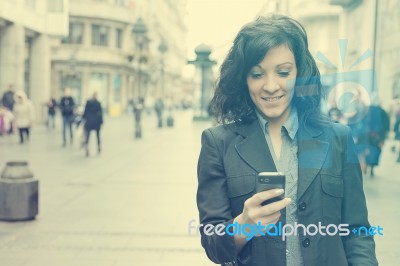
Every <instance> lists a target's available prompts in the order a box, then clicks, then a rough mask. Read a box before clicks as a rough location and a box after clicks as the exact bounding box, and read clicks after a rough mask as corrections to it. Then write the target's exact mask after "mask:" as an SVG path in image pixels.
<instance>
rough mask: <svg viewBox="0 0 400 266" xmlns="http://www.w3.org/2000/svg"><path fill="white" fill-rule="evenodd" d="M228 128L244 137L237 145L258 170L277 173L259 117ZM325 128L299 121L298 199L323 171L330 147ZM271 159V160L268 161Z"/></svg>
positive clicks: (248, 162)
mask: <svg viewBox="0 0 400 266" xmlns="http://www.w3.org/2000/svg"><path fill="white" fill-rule="evenodd" d="M228 127H229V128H230V129H231V130H233V131H234V132H236V133H237V134H239V135H241V136H243V137H244V139H243V140H242V141H240V142H239V143H237V144H236V147H235V148H236V151H237V152H238V154H239V156H240V157H241V158H242V159H243V160H244V161H245V162H246V163H247V164H248V165H249V166H250V167H252V168H253V169H254V170H255V171H257V172H275V171H276V167H275V165H274V163H273V159H272V156H271V153H270V152H269V148H268V144H267V142H266V140H265V136H264V135H263V131H262V129H261V127H260V124H259V122H258V120H257V119H254V120H253V121H251V122H249V123H234V124H230V125H228ZM325 135H326V134H324V132H323V130H322V129H320V128H316V127H311V126H308V127H305V126H303V125H301V124H300V126H299V130H298V138H297V140H298V162H299V171H298V173H299V178H298V189H297V199H300V198H301V197H302V196H303V194H304V192H305V191H306V190H307V188H308V187H309V186H310V184H311V183H312V181H313V180H314V179H315V177H316V176H317V174H318V173H319V172H320V170H321V168H322V166H323V164H324V162H325V159H326V156H327V153H328V150H329V142H328V141H326V140H325ZM266 162H270V163H266Z"/></svg>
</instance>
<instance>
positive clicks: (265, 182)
mask: <svg viewBox="0 0 400 266" xmlns="http://www.w3.org/2000/svg"><path fill="white" fill-rule="evenodd" d="M285 178H286V177H285V174H284V173H282V172H261V173H259V174H258V176H257V186H256V192H257V193H258V192H261V191H266V190H270V189H274V188H281V189H285ZM284 195H285V194H284V193H283V194H281V195H279V196H277V197H275V198H272V199H269V200H266V201H264V202H263V203H262V204H261V205H263V206H264V205H267V204H270V203H272V202H275V201H278V200H281V199H283V198H284Z"/></svg>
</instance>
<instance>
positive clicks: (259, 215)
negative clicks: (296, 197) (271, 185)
mask: <svg viewBox="0 0 400 266" xmlns="http://www.w3.org/2000/svg"><path fill="white" fill-rule="evenodd" d="M283 192H284V190H283V189H271V190H267V191H262V192H259V193H257V194H254V195H253V196H252V197H251V198H249V199H247V200H246V201H245V203H244V208H243V212H242V213H241V214H239V215H238V216H237V217H236V218H235V219H234V221H233V222H237V223H239V224H241V225H244V224H251V225H256V224H257V223H259V222H260V223H261V224H262V225H263V226H266V225H268V224H276V223H277V222H278V220H279V217H280V216H281V212H280V210H282V209H283V208H285V207H286V206H287V205H289V203H290V202H291V199H290V198H284V199H282V200H279V201H276V202H273V203H270V204H267V205H265V206H263V205H261V203H263V202H264V201H266V200H268V199H272V198H275V197H277V196H279V195H281V194H283ZM234 238H235V244H236V249H237V252H238V253H239V252H240V251H241V250H242V248H243V247H244V245H245V244H246V242H247V241H246V236H245V235H243V234H242V235H237V234H235V236H234Z"/></svg>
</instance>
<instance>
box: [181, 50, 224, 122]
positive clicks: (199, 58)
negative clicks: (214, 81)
mask: <svg viewBox="0 0 400 266" xmlns="http://www.w3.org/2000/svg"><path fill="white" fill-rule="evenodd" d="M194 52H195V53H196V60H189V61H188V64H193V65H195V66H196V68H199V69H200V71H201V91H200V92H201V94H200V103H199V106H200V111H199V113H198V114H195V116H194V117H193V120H208V119H209V115H208V99H207V93H206V91H207V89H209V88H207V87H208V86H207V84H208V83H209V80H208V76H207V74H208V73H209V72H210V70H211V67H212V66H213V65H215V64H216V63H217V62H216V61H213V60H210V58H209V56H210V54H211V48H210V47H208V46H207V45H205V44H200V45H199V46H197V47H196V49H195V50H194Z"/></svg>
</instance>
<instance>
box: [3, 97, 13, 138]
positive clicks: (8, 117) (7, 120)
mask: <svg viewBox="0 0 400 266" xmlns="http://www.w3.org/2000/svg"><path fill="white" fill-rule="evenodd" d="M13 119H14V115H13V114H12V113H11V111H10V110H9V109H8V108H6V107H5V106H3V105H2V104H1V105H0V135H1V136H5V135H8V134H9V133H10V128H11V123H12V120H13Z"/></svg>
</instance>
